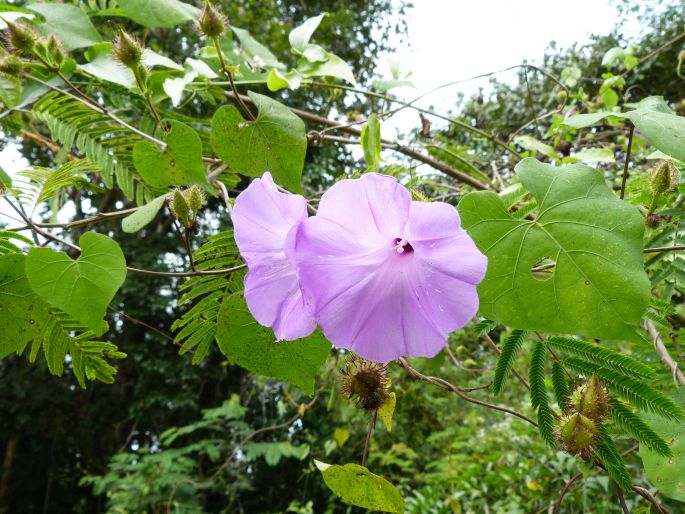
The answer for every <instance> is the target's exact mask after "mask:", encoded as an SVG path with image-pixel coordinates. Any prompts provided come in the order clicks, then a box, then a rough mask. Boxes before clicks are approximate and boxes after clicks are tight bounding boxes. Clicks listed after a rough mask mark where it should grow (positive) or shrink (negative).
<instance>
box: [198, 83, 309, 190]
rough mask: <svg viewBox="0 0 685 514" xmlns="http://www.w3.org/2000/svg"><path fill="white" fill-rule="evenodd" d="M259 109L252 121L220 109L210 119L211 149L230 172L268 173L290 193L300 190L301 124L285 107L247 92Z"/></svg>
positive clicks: (303, 141)
mask: <svg viewBox="0 0 685 514" xmlns="http://www.w3.org/2000/svg"><path fill="white" fill-rule="evenodd" d="M248 94H249V95H250V98H251V99H252V101H253V102H254V104H255V106H256V107H257V109H258V110H259V114H258V116H257V119H256V120H255V121H245V120H244V119H243V117H242V116H241V114H240V112H239V111H238V109H236V108H235V107H233V106H232V105H225V106H223V107H221V108H220V109H219V110H218V111H216V113H215V114H214V118H213V119H212V147H213V148H214V151H215V152H216V154H217V155H218V156H219V157H220V158H221V160H222V161H224V162H225V163H226V164H227V165H228V166H229V168H230V169H231V170H233V171H236V172H238V173H241V174H243V175H247V176H250V177H261V176H262V174H263V173H264V172H265V171H270V172H271V174H272V175H273V177H274V180H275V181H276V182H278V183H279V184H281V185H282V186H283V187H285V188H287V189H290V190H291V191H298V192H299V191H301V189H302V187H301V185H300V180H301V178H302V168H303V167H304V157H305V153H306V152H307V136H306V134H305V127H304V122H303V121H302V120H301V119H300V118H298V117H297V116H296V115H295V114H293V113H292V112H291V111H290V109H288V108H287V107H286V106H285V105H283V104H281V103H279V102H277V101H276V100H272V99H271V98H269V97H268V96H263V95H259V94H257V93H253V92H249V93H248Z"/></svg>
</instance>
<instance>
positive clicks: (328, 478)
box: [314, 460, 404, 512]
mask: <svg viewBox="0 0 685 514" xmlns="http://www.w3.org/2000/svg"><path fill="white" fill-rule="evenodd" d="M314 464H315V465H316V467H317V468H319V471H321V475H323V481H324V482H326V485H327V486H328V487H329V488H330V489H331V491H333V492H334V493H335V494H336V496H339V497H340V499H341V500H342V501H344V502H345V503H349V504H350V505H356V506H357V507H363V508H365V509H369V510H377V511H381V512H404V498H402V495H401V494H400V492H399V491H398V490H397V489H396V488H395V486H394V485H392V484H391V483H390V482H388V481H387V480H386V479H385V478H383V477H379V476H378V475H374V474H373V473H371V472H370V471H369V470H368V469H366V468H365V467H364V466H359V465H358V464H345V465H343V466H340V465H337V464H333V465H331V464H326V463H325V462H319V461H318V460H315V461H314Z"/></svg>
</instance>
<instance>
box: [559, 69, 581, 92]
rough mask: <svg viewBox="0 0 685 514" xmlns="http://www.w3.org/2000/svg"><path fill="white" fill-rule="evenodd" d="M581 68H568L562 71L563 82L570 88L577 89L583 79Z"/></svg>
mask: <svg viewBox="0 0 685 514" xmlns="http://www.w3.org/2000/svg"><path fill="white" fill-rule="evenodd" d="M581 73H582V72H581V71H580V68H578V67H577V66H567V67H566V68H564V69H563V70H561V81H562V82H564V83H565V84H566V85H567V86H568V87H576V85H577V84H578V81H579V80H580V77H581Z"/></svg>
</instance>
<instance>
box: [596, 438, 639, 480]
mask: <svg viewBox="0 0 685 514" xmlns="http://www.w3.org/2000/svg"><path fill="white" fill-rule="evenodd" d="M597 456H598V457H599V460H601V461H602V464H604V467H606V470H607V473H608V474H609V476H610V477H611V478H612V479H613V480H614V482H616V483H617V484H618V486H619V487H620V488H621V489H623V490H624V491H630V489H631V487H632V486H633V480H632V479H631V478H630V473H628V469H627V468H626V464H625V462H623V457H621V453H620V452H619V451H618V448H616V444H615V443H614V440H613V439H612V438H611V436H610V435H609V434H608V433H607V431H606V429H605V428H604V427H599V436H598V437H597Z"/></svg>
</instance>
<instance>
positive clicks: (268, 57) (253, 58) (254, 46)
mask: <svg viewBox="0 0 685 514" xmlns="http://www.w3.org/2000/svg"><path fill="white" fill-rule="evenodd" d="M231 30H232V31H233V33H234V34H235V35H236V36H237V37H238V39H239V40H240V50H241V53H242V55H243V57H244V58H245V60H246V61H248V62H249V63H250V64H251V65H253V66H254V67H255V68H259V69H264V68H278V69H281V70H282V69H285V65H284V64H283V63H282V62H280V61H279V60H278V59H277V58H276V56H275V55H274V54H272V53H271V50H269V49H268V48H267V47H265V46H264V45H263V44H261V43H260V42H259V41H257V40H256V39H255V38H254V37H252V35H251V34H250V33H249V32H248V31H247V30H245V29H240V28H238V27H234V26H231Z"/></svg>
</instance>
